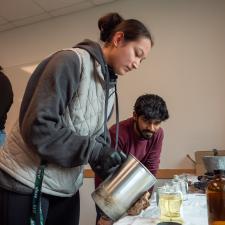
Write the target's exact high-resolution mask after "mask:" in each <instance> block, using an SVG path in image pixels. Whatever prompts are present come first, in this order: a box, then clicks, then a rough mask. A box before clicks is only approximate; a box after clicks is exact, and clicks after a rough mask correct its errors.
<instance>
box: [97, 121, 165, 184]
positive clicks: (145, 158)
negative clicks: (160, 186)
mask: <svg viewBox="0 0 225 225" xmlns="http://www.w3.org/2000/svg"><path fill="white" fill-rule="evenodd" d="M109 131H110V136H111V140H112V147H114V146H115V142H116V125H113V126H112V127H111V128H110V129H109ZM163 137H164V133H163V129H162V128H159V130H158V131H157V132H156V133H155V134H154V135H153V136H152V137H151V138H150V139H149V140H145V139H143V138H140V137H138V136H137V135H136V134H135V132H134V120H133V118H129V119H127V120H123V121H121V122H120V123H119V140H118V149H120V150H122V151H123V152H124V153H125V154H126V155H128V154H129V153H131V154H132V155H134V156H135V157H136V158H137V159H138V160H139V161H140V162H141V163H142V164H144V165H145V167H146V168H147V169H149V171H150V172H151V173H152V174H153V175H156V173H157V170H158V168H159V163H160V154H161V149H162V142H163ZM100 182H101V180H100V179H99V178H98V177H96V178H95V187H97V186H98V185H99V184H100Z"/></svg>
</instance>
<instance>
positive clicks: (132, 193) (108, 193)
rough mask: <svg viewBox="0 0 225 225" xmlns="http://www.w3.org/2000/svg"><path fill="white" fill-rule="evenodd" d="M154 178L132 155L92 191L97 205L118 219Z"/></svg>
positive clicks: (150, 184)
mask: <svg viewBox="0 0 225 225" xmlns="http://www.w3.org/2000/svg"><path fill="white" fill-rule="evenodd" d="M155 182H156V178H155V177H154V176H153V175H152V174H151V173H150V172H149V170H148V169H147V168H146V167H145V166H144V165H143V164H142V163H141V162H140V161H138V160H137V159H136V158H135V157H134V156H133V155H131V154H130V155H129V156H128V158H127V160H126V161H125V162H124V163H123V165H122V166H121V167H120V168H119V170H117V171H116V172H115V173H114V174H113V175H112V176H110V177H108V178H107V179H106V180H105V181H103V182H102V183H101V184H100V185H99V187H98V188H97V189H96V190H95V191H94V192H93V193H92V198H93V199H94V201H95V203H96V204H97V205H98V207H99V208H100V209H101V210H102V211H103V212H104V213H105V214H106V215H107V216H108V217H109V218H110V219H112V220H113V221H116V220H118V219H119V218H120V217H121V216H122V215H124V214H125V213H126V212H127V210H128V209H129V208H130V207H131V206H132V205H133V204H134V203H135V202H136V201H137V200H138V199H139V198H140V197H141V196H142V195H143V194H144V192H145V191H147V190H149V189H150V188H151V187H152V186H153V185H154V183H155Z"/></svg>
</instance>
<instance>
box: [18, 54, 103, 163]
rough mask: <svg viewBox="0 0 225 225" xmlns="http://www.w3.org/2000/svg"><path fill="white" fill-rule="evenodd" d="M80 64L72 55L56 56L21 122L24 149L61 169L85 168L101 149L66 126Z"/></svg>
mask: <svg viewBox="0 0 225 225" xmlns="http://www.w3.org/2000/svg"><path fill="white" fill-rule="evenodd" d="M80 64H81V62H80V61H79V58H78V56H77V55H76V54H75V53H74V52H72V51H61V52H59V53H56V54H55V55H54V56H53V57H52V58H51V59H50V61H49V62H48V63H47V65H46V67H45V69H44V70H43V72H42V74H41V76H40V79H39V80H38V83H37V86H36V87H35V91H34V92H33V96H32V99H31V101H30V103H29V105H28V107H27V109H26V113H25V114H24V117H23V118H22V119H21V120H20V121H21V124H20V128H21V133H22V137H23V139H24V141H25V142H26V143H27V145H29V146H30V147H31V149H32V150H34V151H36V152H37V153H38V154H39V155H40V156H41V158H42V159H44V160H46V161H47V162H49V163H55V164H58V165H60V166H63V167H74V166H78V165H82V164H86V163H87V162H88V159H89V156H90V154H91V152H92V151H93V149H94V151H95V154H96V155H98V154H99V151H100V149H101V147H102V144H101V143H98V142H96V141H95V140H93V139H91V138H90V137H89V136H80V135H79V134H77V133H76V132H74V131H73V130H72V129H71V128H70V127H69V126H68V125H67V123H66V122H65V114H66V110H67V106H68V105H69V104H70V101H71V99H72V98H73V96H74V94H75V92H76V91H77V89H78V86H79V80H80V74H81V65H80ZM78 107H79V106H78ZM96 157H97V156H96Z"/></svg>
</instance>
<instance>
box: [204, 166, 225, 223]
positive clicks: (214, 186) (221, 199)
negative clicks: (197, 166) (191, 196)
mask: <svg viewBox="0 0 225 225" xmlns="http://www.w3.org/2000/svg"><path fill="white" fill-rule="evenodd" d="M214 173H215V177H214V179H213V180H211V181H210V182H209V183H208V185H207V189H206V196H207V208H208V221H209V225H225V170H215V171H214Z"/></svg>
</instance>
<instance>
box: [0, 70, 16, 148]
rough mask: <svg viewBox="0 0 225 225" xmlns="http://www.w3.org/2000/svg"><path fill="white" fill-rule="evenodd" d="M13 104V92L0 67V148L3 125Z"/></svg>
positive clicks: (3, 140) (2, 137) (2, 140)
mask: <svg viewBox="0 0 225 225" xmlns="http://www.w3.org/2000/svg"><path fill="white" fill-rule="evenodd" d="M12 103H13V91H12V86H11V83H10V80H9V78H8V77H7V76H6V75H5V74H4V73H3V69H2V67H1V66H0V147H2V145H3V144H4V142H5V137H6V134H5V123H6V119H7V113H8V111H9V109H10V107H11V105H12Z"/></svg>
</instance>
